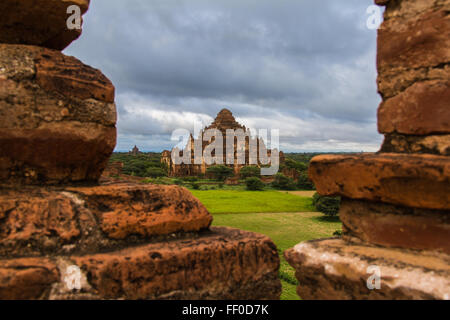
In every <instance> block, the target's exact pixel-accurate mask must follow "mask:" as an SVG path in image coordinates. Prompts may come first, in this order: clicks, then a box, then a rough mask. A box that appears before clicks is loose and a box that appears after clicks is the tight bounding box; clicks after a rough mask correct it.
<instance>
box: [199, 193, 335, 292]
mask: <svg viewBox="0 0 450 320" xmlns="http://www.w3.org/2000/svg"><path fill="white" fill-rule="evenodd" d="M192 193H193V194H194V195H195V196H196V197H197V198H199V199H200V201H201V202H203V203H204V204H205V206H206V207H207V208H208V210H209V211H210V212H211V213H213V216H214V221H213V225H214V226H227V227H233V228H239V229H243V230H248V231H253V232H257V233H261V234H265V235H267V236H269V237H270V238H271V239H272V240H273V242H274V243H275V244H276V246H277V248H278V253H279V254H280V260H281V265H280V278H281V283H282V285H283V292H282V295H281V299H283V300H297V299H299V298H298V296H297V293H296V291H295V290H296V286H297V280H296V279H295V275H294V273H295V271H294V269H293V268H292V267H291V266H290V265H289V264H288V263H287V262H286V260H285V259H284V257H283V255H282V253H283V251H284V250H286V249H288V248H292V247H293V246H295V245H296V244H297V243H299V242H302V241H306V240H312V239H317V238H326V237H332V236H333V232H334V231H336V230H340V229H341V222H340V221H339V218H335V217H334V218H330V217H327V216H324V215H323V214H322V213H319V212H311V211H314V208H313V207H312V203H311V201H312V199H311V198H308V197H300V196H296V195H291V194H287V193H282V192H277V191H263V192H253V191H228V190H211V191H197V190H193V191H192ZM252 212H253V213H252ZM254 212H259V213H254Z"/></svg>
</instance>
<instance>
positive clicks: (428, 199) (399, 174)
mask: <svg viewBox="0 0 450 320" xmlns="http://www.w3.org/2000/svg"><path fill="white" fill-rule="evenodd" d="M309 175H310V178H311V179H312V180H313V181H314V184H315V186H316V188H317V192H318V193H319V194H322V195H339V196H343V197H347V198H352V199H366V200H372V201H382V202H386V203H391V204H398V205H403V206H410V207H416V208H427V209H441V210H449V209H450V161H449V159H448V157H444V156H435V155H413V154H393V153H380V154H363V155H322V156H318V157H315V158H313V159H312V161H311V164H310V167H309Z"/></svg>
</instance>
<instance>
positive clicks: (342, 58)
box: [66, 0, 380, 150]
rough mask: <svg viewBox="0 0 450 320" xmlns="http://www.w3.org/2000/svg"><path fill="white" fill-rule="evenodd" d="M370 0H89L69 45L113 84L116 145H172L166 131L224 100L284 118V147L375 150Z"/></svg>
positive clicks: (246, 111) (258, 117)
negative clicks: (80, 26) (79, 30)
mask: <svg viewBox="0 0 450 320" xmlns="http://www.w3.org/2000/svg"><path fill="white" fill-rule="evenodd" d="M372 3H373V1H372V0H364V1H363V0H342V1H336V0H320V1H313V0H307V1H306V0H304V1H300V0H292V1H291V0H279V1H273V0H257V1H256V0H254V1H251V0H247V1H246V0H239V1H236V0H185V1H181V0H180V1H176V0H172V1H171V0H158V1H157V0H96V1H93V2H92V3H91V8H90V11H89V12H88V13H87V14H86V15H85V24H84V31H83V35H82V37H81V38H80V39H79V40H78V41H76V42H75V43H74V44H72V46H71V47H70V48H69V49H67V50H66V53H67V54H71V55H75V56H77V57H79V58H80V59H82V60H83V61H84V62H85V63H88V64H91V65H93V66H95V67H98V68H100V69H101V70H102V71H103V72H104V73H105V74H106V75H107V76H109V77H110V78H111V80H112V81H113V82H114V84H115V85H116V88H117V106H118V111H119V122H118V128H119V141H118V147H117V149H123V148H125V149H126V148H129V146H128V145H127V144H130V142H131V144H133V143H132V140H133V139H139V140H140V141H142V144H143V145H144V147H145V148H163V147H166V148H169V147H170V146H171V144H172V143H171V142H170V140H169V138H168V137H170V133H171V132H172V130H173V129H175V128H178V127H180V126H182V127H189V122H190V121H193V120H194V119H201V120H202V121H208V120H209V119H212V117H214V116H215V113H217V112H218V111H219V110H220V109H221V108H222V107H229V108H230V109H231V110H232V111H233V112H234V114H235V115H236V116H237V117H238V118H240V119H241V121H243V122H246V123H247V124H248V125H250V124H251V125H254V126H257V127H262V125H264V126H266V127H276V126H279V128H280V129H282V130H281V132H280V133H281V137H282V138H281V142H282V145H283V143H285V146H286V148H288V149H290V150H300V149H302V150H306V149H308V150H312V149H314V145H316V146H317V150H319V149H320V150H326V149H329V150H335V149H339V148H341V147H342V146H349V148H350V149H352V148H353V147H354V148H353V149H354V150H360V149H361V148H365V149H371V150H372V149H373V148H375V146H376V145H377V144H379V140H380V138H379V136H378V135H377V133H376V129H375V111H376V108H377V105H378V102H379V97H378V95H377V93H376V82H375V80H376V70H375V50H376V41H375V40H376V32H375V31H374V30H369V29H367V28H366V26H365V22H366V19H367V15H366V8H367V7H368V6H369V5H371V4H372ZM265 120H271V121H270V123H267V121H265ZM337 146H339V147H337ZM345 148H346V147H343V149H345ZM341 149H342V148H341ZM353 149H352V150H353ZM155 150H156V149H155Z"/></svg>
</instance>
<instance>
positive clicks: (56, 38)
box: [0, 0, 281, 299]
mask: <svg viewBox="0 0 450 320" xmlns="http://www.w3.org/2000/svg"><path fill="white" fill-rule="evenodd" d="M38 2H39V4H37V3H36V1H32V0H21V1H17V0H2V1H0V17H1V19H0V299H279V297H280V294H281V283H280V280H279V278H278V267H279V263H280V261H279V257H278V253H277V248H276V247H275V245H274V243H273V242H272V241H271V240H270V239H269V238H268V237H266V236H262V235H259V234H255V233H251V232H245V231H241V230H237V229H231V228H214V227H210V225H211V222H212V216H211V214H210V213H209V212H208V211H207V209H206V208H205V207H204V206H203V205H202V204H201V203H200V202H199V201H198V200H197V199H196V198H194V197H193V196H192V194H191V193H190V192H189V191H188V190H187V189H184V188H182V187H178V186H160V185H149V184H138V183H128V182H121V183H120V182H119V183H111V182H107V183H105V184H100V183H99V182H98V181H99V178H100V176H101V174H102V172H103V170H104V169H105V167H106V164H107V162H108V159H109V157H110V155H111V153H112V152H113V149H114V147H115V144H116V107H115V104H114V86H113V84H112V83H111V82H110V81H109V80H108V79H107V78H106V77H105V76H104V75H103V74H102V73H101V71H99V70H97V69H94V68H91V67H89V66H87V65H85V64H83V63H82V62H81V61H79V60H78V59H76V58H74V57H69V56H66V55H64V54H63V53H61V52H60V50H62V49H64V48H65V47H66V46H67V45H69V44H70V43H71V42H72V41H73V40H75V39H76V38H77V37H78V36H79V35H80V32H81V31H80V30H75V31H73V30H68V29H67V26H66V19H67V17H68V15H67V8H68V6H72V5H77V6H79V7H80V12H81V13H84V12H86V10H88V7H89V0H40V1H38Z"/></svg>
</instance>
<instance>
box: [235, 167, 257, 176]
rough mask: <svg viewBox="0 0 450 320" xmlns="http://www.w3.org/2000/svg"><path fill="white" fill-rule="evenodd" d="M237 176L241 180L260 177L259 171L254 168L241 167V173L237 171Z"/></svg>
mask: <svg viewBox="0 0 450 320" xmlns="http://www.w3.org/2000/svg"><path fill="white" fill-rule="evenodd" d="M239 175H240V176H241V178H242V179H246V178H250V177H259V176H260V175H261V169H260V168H258V167H255V166H247V167H243V168H242V169H241V171H239Z"/></svg>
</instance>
